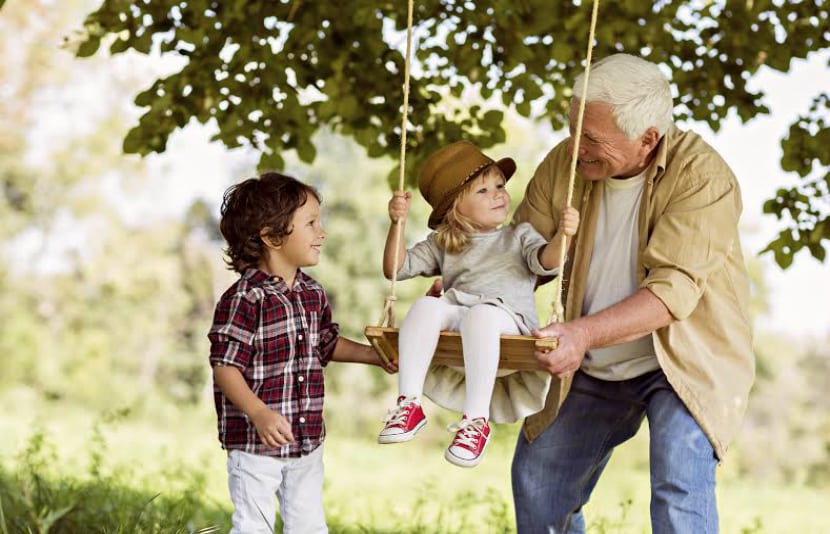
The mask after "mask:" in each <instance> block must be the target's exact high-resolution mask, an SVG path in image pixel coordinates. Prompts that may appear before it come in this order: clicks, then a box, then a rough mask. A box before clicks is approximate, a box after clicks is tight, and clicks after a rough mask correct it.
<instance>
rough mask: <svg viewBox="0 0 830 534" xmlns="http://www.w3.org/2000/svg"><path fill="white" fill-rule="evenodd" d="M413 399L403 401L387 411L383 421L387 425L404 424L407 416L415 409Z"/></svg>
mask: <svg viewBox="0 0 830 534" xmlns="http://www.w3.org/2000/svg"><path fill="white" fill-rule="evenodd" d="M415 406H416V404H415V403H414V402H413V401H403V402H402V403H400V404H398V405H397V406H395V407H394V408H392V409H391V410H388V411H387V412H386V415H385V416H384V417H383V419H382V421H383V423H384V424H385V425H386V426H402V425H403V424H404V423H406V418H407V416H408V415H409V414H410V413H411V412H412V410H414V409H415Z"/></svg>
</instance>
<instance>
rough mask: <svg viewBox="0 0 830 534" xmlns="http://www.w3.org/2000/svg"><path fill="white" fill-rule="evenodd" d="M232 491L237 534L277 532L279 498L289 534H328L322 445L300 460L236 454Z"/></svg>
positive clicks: (230, 483)
mask: <svg viewBox="0 0 830 534" xmlns="http://www.w3.org/2000/svg"><path fill="white" fill-rule="evenodd" d="M228 488H229V489H230V494H231V501H233V506H234V511H233V517H232V522H233V527H232V528H231V534H258V533H268V534H270V533H273V532H274V522H275V521H276V517H277V499H279V503H280V517H282V522H283V532H284V533H285V534H290V533H297V534H307V533H318V532H328V527H326V517H325V513H324V511H323V446H322V445H320V446H319V447H317V449H316V450H315V451H314V452H312V453H311V454H309V455H308V456H302V457H300V458H274V457H272V456H262V455H259V454H250V453H247V452H242V451H238V450H232V451H230V453H229V454H228ZM275 497H276V498H275Z"/></svg>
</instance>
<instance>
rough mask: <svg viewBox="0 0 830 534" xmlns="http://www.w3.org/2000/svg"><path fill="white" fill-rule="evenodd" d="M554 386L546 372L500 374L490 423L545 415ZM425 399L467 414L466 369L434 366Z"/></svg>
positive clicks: (504, 372)
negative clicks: (541, 412)
mask: <svg viewBox="0 0 830 534" xmlns="http://www.w3.org/2000/svg"><path fill="white" fill-rule="evenodd" d="M550 382H551V376H550V373H548V372H546V371H509V370H508V371H500V372H499V375H498V376H497V377H496V385H495V387H494V388H493V396H492V398H491V399H490V420H491V421H493V422H494V423H514V422H516V421H518V420H520V419H524V418H525V417H527V416H529V415H533V414H534V413H536V412H538V411H541V410H542V408H543V407H544V406H545V398H546V397H547V395H548V390H549V389H550ZM424 395H426V396H427V397H429V399H430V400H432V402H434V403H435V404H437V405H439V406H441V407H443V408H446V409H448V410H453V411H455V412H463V411H464V398H465V396H466V390H465V375H464V369H463V368H458V367H450V366H447V365H433V366H432V367H431V368H430V370H429V372H428V373H427V377H426V380H425V381H424Z"/></svg>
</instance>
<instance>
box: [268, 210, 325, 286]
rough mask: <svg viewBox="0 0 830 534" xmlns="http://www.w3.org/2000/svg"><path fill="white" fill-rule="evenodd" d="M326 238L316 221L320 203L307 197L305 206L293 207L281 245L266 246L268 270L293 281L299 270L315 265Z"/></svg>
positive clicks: (320, 225)
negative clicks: (289, 222) (287, 230)
mask: <svg viewBox="0 0 830 534" xmlns="http://www.w3.org/2000/svg"><path fill="white" fill-rule="evenodd" d="M325 238H326V232H325V231H324V230H323V227H322V224H321V222H320V202H318V201H317V199H316V198H314V196H313V195H309V196H308V199H307V200H306V203H305V204H303V205H302V206H300V207H299V208H297V211H295V212H294V216H293V217H292V219H291V233H290V234H288V235H287V236H285V237H284V238H283V240H282V243H281V244H280V245H278V246H276V247H269V248H268V250H269V252H270V254H269V257H268V258H267V260H266V261H267V263H268V267H269V270H270V271H271V272H272V274H276V275H278V276H281V277H283V278H286V279H293V276H294V273H295V272H296V271H297V269H298V268H300V267H310V266H312V265H317V263H319V261H320V247H321V246H322V245H323V240H324V239H325Z"/></svg>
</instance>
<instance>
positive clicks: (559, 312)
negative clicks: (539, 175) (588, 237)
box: [550, 0, 599, 323]
mask: <svg viewBox="0 0 830 534" xmlns="http://www.w3.org/2000/svg"><path fill="white" fill-rule="evenodd" d="M598 11H599V0H594V5H593V8H592V10H591V28H590V30H589V31H588V51H587V53H586V54H585V74H584V76H583V78H582V98H580V99H579V111H578V113H577V116H576V129H575V130H574V141H573V152H572V153H571V167H570V173H569V175H568V195H567V196H566V199H565V205H566V206H570V205H571V202H572V200H573V193H574V182H575V181H576V163H577V158H578V157H579V142H580V141H581V140H582V118H583V116H584V115H585V97H586V95H587V93H588V76H589V75H590V73H591V57H592V56H593V51H594V34H595V33H596V28H597V13H598ZM566 241H567V240H565V239H563V240H562V246H561V247H560V248H559V276H557V277H556V279H555V282H554V284H555V285H554V294H555V295H556V297H555V299H554V301H553V312H552V313H551V317H550V322H551V323H561V322H563V321H564V320H565V305H564V303H563V297H564V295H563V293H564V291H563V288H562V278H563V275H564V272H565V257H566V255H567V246H566Z"/></svg>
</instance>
